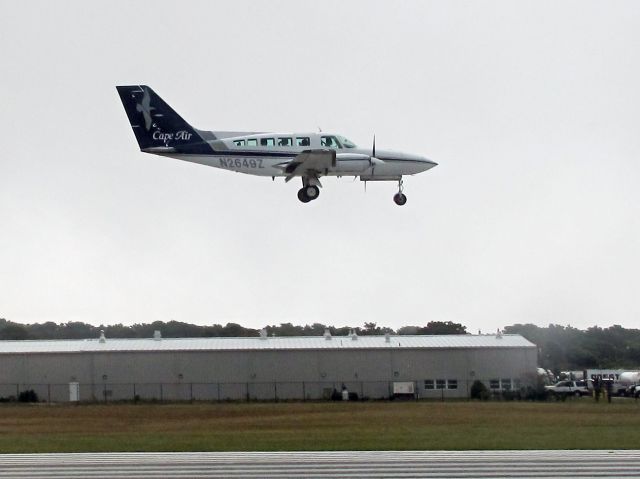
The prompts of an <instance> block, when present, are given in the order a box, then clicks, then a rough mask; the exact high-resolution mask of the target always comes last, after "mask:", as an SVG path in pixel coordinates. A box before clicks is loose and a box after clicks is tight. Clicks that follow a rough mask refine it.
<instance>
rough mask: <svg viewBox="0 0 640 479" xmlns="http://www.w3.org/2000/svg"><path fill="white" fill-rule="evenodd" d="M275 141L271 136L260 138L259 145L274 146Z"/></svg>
mask: <svg viewBox="0 0 640 479" xmlns="http://www.w3.org/2000/svg"><path fill="white" fill-rule="evenodd" d="M275 144H276V142H275V140H274V139H273V138H260V145H261V146H275Z"/></svg>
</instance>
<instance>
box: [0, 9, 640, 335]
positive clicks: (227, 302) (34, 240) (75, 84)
mask: <svg viewBox="0 0 640 479" xmlns="http://www.w3.org/2000/svg"><path fill="white" fill-rule="evenodd" d="M0 7H2V8H1V11H2V15H1V16H0V44H1V45H2V54H1V56H0V132H2V146H1V150H0V220H1V222H0V225H1V226H0V227H1V234H0V317H5V318H6V319H9V320H13V321H18V322H23V323H30V322H42V321H47V320H51V321H55V322H66V321H85V322H88V323H92V324H100V323H105V324H107V323H108V324H111V323H119V322H122V323H125V324H131V323H134V322H150V321H154V320H163V321H169V320H178V321H186V322H192V323H197V324H211V323H226V322H228V321H231V322H238V323H240V324H242V325H244V326H247V327H261V326H263V325H265V324H274V323H281V322H293V323H296V324H305V323H311V322H322V323H326V324H334V325H345V324H348V325H352V326H358V325H362V324H363V323H364V322H365V321H367V322H368V321H373V322H376V323H378V324H379V325H386V326H390V327H393V328H397V327H399V326H402V325H410V324H413V325H422V324H426V323H427V322H428V321H431V320H437V321H449V320H450V321H456V322H460V323H462V324H464V325H466V326H467V327H468V328H469V330H470V331H472V332H476V331H477V330H478V329H482V330H483V331H485V332H488V331H494V330H495V329H496V328H498V327H503V326H506V325H509V324H514V323H517V322H531V323H535V324H539V325H543V326H544V325H547V324H549V323H559V324H571V325H572V326H575V327H579V328H586V327H589V326H593V325H596V324H597V325H600V326H608V325H612V324H621V325H623V326H625V327H638V318H639V315H640V299H639V294H638V293H639V292H640V288H639V285H638V279H637V278H638V274H639V271H640V252H639V248H638V246H639V244H640V217H639V214H638V213H639V207H640V188H639V187H638V184H639V180H640V164H639V160H640V157H639V156H640V155H639V152H640V135H639V130H640V128H639V126H640V113H639V112H640V88H639V87H638V85H640V28H638V25H640V2H634V1H629V2H623V1H610V2H589V1H565V2H562V1H532V2H519V1H486V2H475V1H474V2H471V1H469V2H462V1H441V2H440V1H438V2H426V1H420V2H342V1H339V2H326V1H323V2H298V1H290V2H288V1H277V2H276V1H271V2H255V3H252V2H242V1H229V2H175V1H171V2H166V1H153V2H151V1H150V2H128V1H122V2H118V1H109V2H84V1H68V2H64V1H59V2H48V1H47V2H45V1H43V2H34V1H24V2H14V1H4V0H0ZM118 84H148V85H150V86H152V87H153V88H154V89H155V90H156V92H158V93H159V94H160V95H161V96H162V97H163V98H164V99H165V100H166V101H167V102H168V103H169V104H171V105H172V106H173V107H174V108H175V109H176V110H177V111H178V112H180V113H181V114H182V116H183V117H185V118H186V119H187V121H189V122H190V123H191V124H192V125H194V126H196V127H198V128H202V129H212V130H216V129H218V130H225V129H228V130H256V131H289V130H297V131H301V130H316V129H317V128H318V127H319V126H320V127H322V129H323V130H325V131H327V130H331V131H335V132H338V133H342V134H344V135H346V136H347V137H349V138H351V139H352V140H353V141H355V142H356V143H357V144H359V145H365V146H368V145H369V144H370V143H371V140H372V136H373V135H374V134H375V135H376V145H377V147H378V148H381V149H387V148H390V149H398V150H402V151H407V152H411V153H416V154H420V155H425V156H427V157H429V158H431V159H433V160H434V161H436V162H438V163H439V166H437V167H436V168H434V169H433V170H430V171H428V172H426V173H423V174H420V175H418V176H415V177H409V178H407V179H406V180H405V188H406V189H405V192H406V194H407V197H408V203H407V205H406V206H404V207H398V206H396V205H395V204H394V203H393V201H392V196H393V194H394V192H395V190H396V185H395V184H393V183H379V184H375V183H371V184H369V185H368V191H367V192H366V193H365V192H364V188H363V185H362V183H360V182H359V181H356V182H355V183H354V182H353V181H352V178H342V179H336V178H328V179H325V180H324V182H323V184H324V189H323V192H322V195H321V197H320V199H319V200H318V201H314V202H313V203H309V204H302V203H300V202H299V201H298V200H297V198H296V192H297V190H298V188H299V184H298V182H297V181H292V182H291V183H288V184H284V182H283V180H282V179H280V180H278V181H276V182H275V183H274V182H272V181H271V179H267V178H259V177H252V176H245V175H240V174H235V173H230V172H227V171H222V170H217V169H213V168H208V167H205V166H200V165H195V164H191V163H184V162H180V161H176V160H171V159H165V158H160V157H155V156H152V155H147V154H143V153H140V152H139V150H138V146H137V144H136V142H135V139H134V136H133V133H132V131H131V128H130V127H129V123H128V121H127V118H126V115H125V113H124V110H123V108H122V105H121V103H120V100H119V98H118V95H117V93H116V90H115V85H118Z"/></svg>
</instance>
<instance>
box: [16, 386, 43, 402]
mask: <svg viewBox="0 0 640 479" xmlns="http://www.w3.org/2000/svg"><path fill="white" fill-rule="evenodd" d="M18 401H19V402H38V394H37V393H36V392H35V391H34V390H33V389H28V390H26V391H22V392H21V393H20V394H18Z"/></svg>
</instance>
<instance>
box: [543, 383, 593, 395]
mask: <svg viewBox="0 0 640 479" xmlns="http://www.w3.org/2000/svg"><path fill="white" fill-rule="evenodd" d="M545 389H546V390H547V391H549V392H550V393H551V394H553V395H554V396H557V397H567V396H575V397H580V396H588V395H589V394H591V391H589V388H588V386H587V382H586V381H560V382H559V383H556V384H554V385H553V386H545Z"/></svg>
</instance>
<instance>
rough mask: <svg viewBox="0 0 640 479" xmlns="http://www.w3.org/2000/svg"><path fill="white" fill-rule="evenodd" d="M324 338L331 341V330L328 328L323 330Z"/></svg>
mask: <svg viewBox="0 0 640 479" xmlns="http://www.w3.org/2000/svg"><path fill="white" fill-rule="evenodd" d="M324 339H326V340H327V341H331V331H329V328H327V329H325V330H324Z"/></svg>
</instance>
